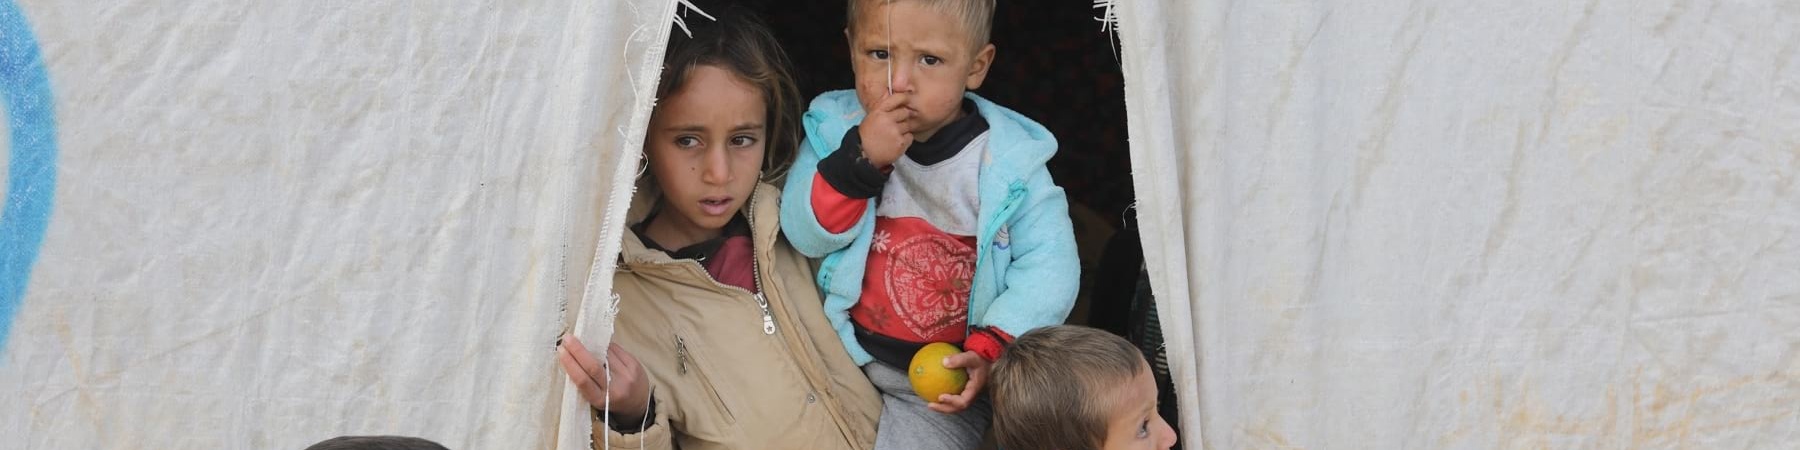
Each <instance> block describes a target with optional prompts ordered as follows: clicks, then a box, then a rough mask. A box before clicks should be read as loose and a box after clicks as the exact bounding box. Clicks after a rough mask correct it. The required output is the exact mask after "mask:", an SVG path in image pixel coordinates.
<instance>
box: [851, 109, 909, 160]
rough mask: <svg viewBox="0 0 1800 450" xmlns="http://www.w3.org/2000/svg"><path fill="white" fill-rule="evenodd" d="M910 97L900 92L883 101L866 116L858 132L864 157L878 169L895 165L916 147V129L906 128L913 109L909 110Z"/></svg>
mask: <svg viewBox="0 0 1800 450" xmlns="http://www.w3.org/2000/svg"><path fill="white" fill-rule="evenodd" d="M906 97H907V94H906V93H903V92H896V93H893V94H888V96H887V97H882V98H881V103H877V104H875V108H874V110H872V111H869V113H868V115H866V116H863V120H862V124H861V126H860V128H859V129H858V130H857V133H858V134H859V136H860V137H861V138H862V151H863V157H864V158H868V160H869V164H873V165H875V168H877V169H880V168H885V167H887V166H891V165H894V161H895V160H898V159H900V155H903V154H906V149H907V148H908V147H911V146H912V143H913V134H912V130H911V129H909V128H908V127H907V125H906V121H907V119H911V118H912V110H909V109H906Z"/></svg>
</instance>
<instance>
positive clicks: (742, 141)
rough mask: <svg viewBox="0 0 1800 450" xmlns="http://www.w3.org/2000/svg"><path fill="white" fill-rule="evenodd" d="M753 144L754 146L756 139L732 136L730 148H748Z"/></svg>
mask: <svg viewBox="0 0 1800 450" xmlns="http://www.w3.org/2000/svg"><path fill="white" fill-rule="evenodd" d="M753 144H756V138H755V137H753V136H732V137H731V146H732V147H749V146H751V145H753Z"/></svg>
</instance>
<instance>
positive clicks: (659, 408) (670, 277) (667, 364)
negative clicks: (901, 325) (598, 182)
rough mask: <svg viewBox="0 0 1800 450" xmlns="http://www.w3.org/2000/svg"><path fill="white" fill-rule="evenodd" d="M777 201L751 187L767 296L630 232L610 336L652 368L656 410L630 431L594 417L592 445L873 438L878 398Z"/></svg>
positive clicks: (821, 442) (639, 215)
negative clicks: (726, 281) (788, 235)
mask: <svg viewBox="0 0 1800 450" xmlns="http://www.w3.org/2000/svg"><path fill="white" fill-rule="evenodd" d="M640 197H648V196H640ZM780 198H781V193H780V191H779V190H777V189H776V188H775V187H774V186H770V185H767V184H762V185H758V186H757V188H756V192H755V194H753V195H752V196H751V199H750V201H749V203H748V204H747V206H746V207H745V211H746V216H747V217H748V218H749V219H750V228H751V236H752V237H751V240H752V245H754V246H755V255H756V266H757V269H758V270H757V282H758V283H760V285H761V287H762V292H763V294H764V295H762V296H757V295H752V294H750V292H748V291H745V290H743V289H739V288H737V287H732V286H726V285H722V284H719V283H717V282H715V281H713V279H712V277H710V276H708V275H707V273H706V269H704V268H702V267H701V266H700V264H699V263H697V262H695V261H693V260H673V259H670V258H669V256H668V255H667V254H665V253H663V252H661V251H656V250H651V249H648V248H646V247H645V246H644V244H643V242H642V241H640V240H639V239H638V237H637V236H636V235H635V234H634V233H632V232H630V231H629V230H627V231H626V232H625V238H624V246H623V249H622V251H621V253H620V264H619V270H618V272H617V273H616V274H615V275H614V276H613V289H614V290H615V291H616V292H618V294H619V301H620V304H619V316H618V321H617V325H615V327H616V328H615V331H614V332H613V341H614V342H617V343H619V345H621V346H623V347H625V349H626V350H627V351H629V352H631V354H632V355H633V356H636V357H637V359H638V361H640V362H642V364H643V365H644V368H645V370H647V371H648V372H649V374H650V379H651V383H652V386H653V389H654V391H653V393H652V397H653V398H654V401H655V403H656V408H655V409H656V412H655V415H654V416H653V417H650V418H649V420H650V421H651V422H652V423H651V424H650V426H649V427H648V428H646V429H644V431H643V432H640V433H634V434H620V433H618V432H615V431H612V430H611V429H609V428H608V427H607V426H606V425H605V424H603V423H601V421H600V419H601V417H595V420H594V433H595V434H594V436H593V438H594V447H595V448H596V449H604V447H605V446H606V444H604V443H603V442H605V441H604V440H605V439H607V438H608V437H610V440H611V446H612V448H614V449H628V448H630V449H635V448H640V446H641V447H642V448H646V449H671V448H675V447H676V446H679V448H682V449H684V450H707V449H788V448H792V449H869V448H873V447H874V443H875V424H876V420H877V418H878V416H879V415H880V414H881V399H880V397H879V396H878V395H877V393H876V391H875V388H874V387H873V386H871V385H870V384H869V381H868V379H867V378H865V377H864V376H863V373H862V371H861V370H860V369H859V368H858V367H857V366H856V365H855V364H854V363H852V362H851V361H850V355H849V354H848V353H847V352H845V351H844V347H843V345H842V344H841V343H839V341H838V337H837V334H836V333H835V332H833V331H832V328H831V324H830V323H827V322H826V319H825V314H824V309H823V308H822V307H821V305H820V301H821V300H820V298H821V297H820V295H819V292H818V288H817V285H815V284H814V283H813V270H812V267H811V266H810V265H809V263H808V261H807V260H806V258H805V257H804V256H801V255H800V253H799V252H796V251H794V249H793V248H792V247H790V246H789V245H788V243H787V240H786V239H784V238H782V237H780V236H779V231H780V230H781V227H780V224H779V223H777V222H776V221H777V220H778V219H779V217H780V214H779V211H778V210H777V208H778V206H779V205H778V203H779V202H780ZM648 207H649V200H648V199H644V200H640V201H638V202H635V203H634V204H633V207H632V211H631V213H630V214H629V216H630V217H629V220H628V222H630V223H637V222H638V221H641V220H642V219H643V217H644V216H645V215H646V214H647V213H648V211H647V210H648V209H649V208H648ZM760 298H767V306H766V307H765V306H763V304H762V302H760V301H759V299H760ZM765 318H767V319H769V320H772V321H773V325H774V326H773V329H772V330H771V331H772V332H765V328H764V321H765ZM634 415H635V414H634ZM634 425H635V424H634ZM602 433H605V434H602ZM640 440H641V441H640Z"/></svg>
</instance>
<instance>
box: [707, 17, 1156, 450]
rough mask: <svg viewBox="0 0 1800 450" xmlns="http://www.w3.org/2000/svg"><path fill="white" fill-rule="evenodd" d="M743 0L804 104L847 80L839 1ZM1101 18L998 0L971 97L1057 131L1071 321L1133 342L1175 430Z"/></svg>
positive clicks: (1120, 93) (1114, 68)
mask: <svg viewBox="0 0 1800 450" xmlns="http://www.w3.org/2000/svg"><path fill="white" fill-rule="evenodd" d="M740 3H741V4H744V5H747V6H749V7H750V8H751V9H752V10H754V11H757V12H758V13H759V14H762V16H763V18H764V19H765V20H767V21H768V22H769V24H770V26H771V27H772V28H774V30H775V34H776V38H777V39H779V40H780V41H781V43H782V45H783V47H784V49H785V50H786V51H787V52H788V55H789V56H790V57H791V58H792V59H793V61H794V65H795V71H796V74H795V75H796V77H797V78H798V83H799V86H800V91H801V95H802V96H803V97H805V98H806V99H807V100H809V101H810V100H811V99H812V98H813V97H816V96H818V95H819V94H821V93H824V92H826V91H832V90H839V89H850V88H852V87H853V80H852V74H851V71H850V51H849V45H848V43H847V42H846V41H845V38H844V25H845V12H844V9H845V3H844V2H843V1H841V0H832V1H819V2H784V1H773V0H743V1H741V2H740ZM1098 15H1099V11H1098V10H1095V9H1093V7H1092V5H1091V4H1090V3H1086V2H1067V3H1059V4H1056V5H1055V6H1051V5H1039V4H1035V3H1025V2H1018V1H1000V2H999V4H998V6H997V8H996V10H995V14H994V26H993V30H992V36H991V40H992V42H993V44H994V46H995V48H996V52H995V58H994V63H993V67H992V68H991V69H990V70H989V73H988V77H987V80H986V82H985V83H983V85H982V87H981V88H980V89H977V90H976V91H975V92H976V94H979V95H981V96H983V97H986V98H988V99H989V100H993V101H994V102H995V103H998V104H1000V105H1003V106H1006V107H1007V108H1011V109H1013V110H1015V111H1018V112H1020V113H1022V114H1024V115H1026V116H1027V117H1030V118H1032V119H1033V120H1036V121H1037V122H1038V123H1040V124H1042V125H1044V127H1045V128H1048V129H1049V130H1050V132H1051V133H1053V134H1055V135H1056V139H1057V142H1058V144H1059V149H1058V151H1057V154H1056V156H1055V157H1054V158H1053V159H1051V161H1050V163H1049V169H1050V173H1051V176H1052V178H1054V179H1055V181H1056V184H1057V185H1059V186H1062V187H1063V189H1064V190H1065V191H1066V193H1067V194H1068V199H1069V210H1070V216H1071V219H1072V220H1073V222H1074V224H1075V234H1076V241H1077V246H1078V247H1079V250H1080V254H1081V259H1082V261H1081V262H1082V288H1081V295H1080V298H1079V299H1078V300H1077V301H1076V304H1075V309H1074V310H1073V311H1072V312H1071V313H1070V316H1069V320H1068V322H1069V323H1072V324H1081V325H1089V326H1093V327H1097V328H1102V329H1105V330H1108V331H1112V332H1113V333H1116V334H1119V335H1121V336H1125V337H1126V338H1127V339H1128V340H1131V341H1132V342H1133V343H1135V344H1138V345H1139V346H1140V348H1142V349H1143V350H1144V351H1145V354H1146V355H1148V356H1149V357H1150V358H1151V359H1152V361H1151V363H1152V365H1153V366H1155V367H1156V369H1157V372H1158V373H1157V375H1158V383H1159V384H1160V385H1161V386H1160V388H1161V391H1162V394H1163V396H1164V401H1163V402H1162V403H1163V404H1164V405H1166V406H1165V407H1164V408H1163V410H1164V415H1165V418H1166V419H1167V420H1168V422H1169V423H1170V424H1171V425H1175V424H1179V421H1178V420H1176V417H1175V415H1174V414H1175V411H1176V407H1175V396H1174V391H1173V386H1172V385H1171V383H1170V382H1169V381H1168V379H1169V377H1168V376H1167V375H1168V369H1167V367H1168V366H1167V363H1166V359H1164V358H1159V357H1158V356H1159V355H1160V354H1161V349H1162V339H1161V334H1162V333H1161V331H1160V330H1161V328H1160V325H1158V323H1157V321H1156V317H1157V316H1156V314H1155V311H1153V309H1154V302H1153V301H1151V296H1150V285H1149V282H1148V281H1147V278H1146V277H1145V276H1144V271H1143V267H1144V265H1143V250H1142V248H1141V247H1140V243H1139V240H1138V235H1137V230H1136V226H1135V221H1134V220H1132V217H1133V216H1134V215H1135V212H1134V211H1132V210H1131V208H1132V199H1133V193H1132V179H1131V161H1130V151H1129V149H1128V148H1127V147H1126V128H1125V90H1124V81H1123V80H1124V76H1123V74H1122V71H1121V68H1120V63H1119V59H1118V57H1119V56H1118V55H1119V53H1118V52H1117V46H1116V45H1117V44H1116V40H1117V37H1116V36H1114V35H1112V34H1111V32H1109V31H1107V30H1105V29H1104V28H1103V26H1102V24H1101V23H1100V22H1099V21H1097V20H1095V17H1096V16H1098Z"/></svg>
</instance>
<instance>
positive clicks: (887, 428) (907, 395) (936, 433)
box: [863, 361, 994, 450]
mask: <svg viewBox="0 0 1800 450" xmlns="http://www.w3.org/2000/svg"><path fill="white" fill-rule="evenodd" d="M863 374H866V375H868V376H869V382H871V383H874V384H875V389H876V390H879V391H881V424H880V425H879V428H877V429H876V430H875V450H973V449H975V448H977V447H980V446H981V435H982V434H983V433H986V432H987V428H988V421H989V420H992V414H993V410H994V407H993V405H992V404H991V403H989V402H988V398H987V396H986V395H983V396H981V398H980V399H979V400H976V401H975V404H973V405H969V409H965V410H963V412H959V413H956V414H954V415H944V414H942V413H939V412H937V411H932V410H931V408H928V407H926V406H925V401H924V400H922V399H920V398H919V394H916V393H914V392H913V389H912V382H911V381H907V379H906V372H904V371H902V370H901V369H897V368H894V367H893V366H889V365H887V364H883V363H882V362H881V361H871V362H869V363H868V364H866V365H863Z"/></svg>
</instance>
